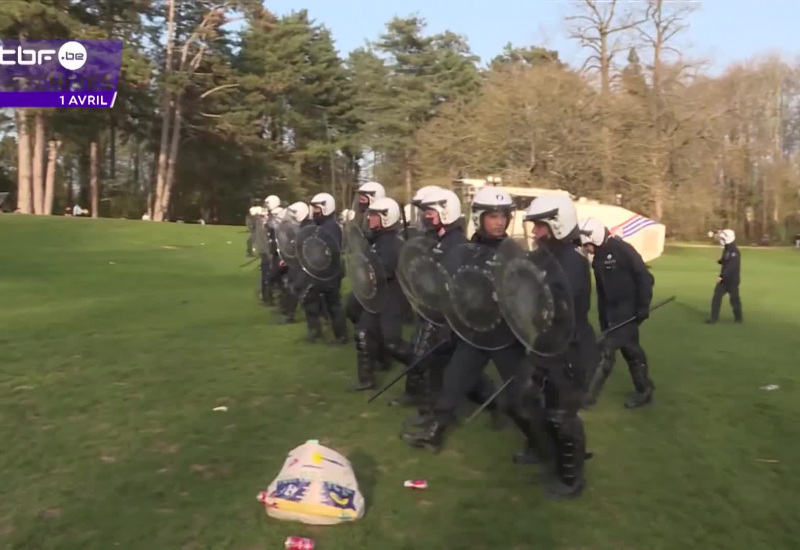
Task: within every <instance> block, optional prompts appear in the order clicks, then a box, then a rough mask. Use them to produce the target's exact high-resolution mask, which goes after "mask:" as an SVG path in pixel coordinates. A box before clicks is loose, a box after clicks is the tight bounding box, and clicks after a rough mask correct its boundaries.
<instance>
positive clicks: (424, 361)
mask: <svg viewBox="0 0 800 550" xmlns="http://www.w3.org/2000/svg"><path fill="white" fill-rule="evenodd" d="M457 342H458V340H457V339H455V338H454V337H453V336H452V333H451V331H450V329H449V328H448V327H446V326H437V325H435V324H433V323H431V322H430V321H428V320H426V319H423V318H419V319H417V330H416V332H415V333H414V338H413V340H412V342H411V348H412V359H411V362H412V363H416V366H415V367H414V368H413V369H411V370H410V371H409V373H408V375H407V376H406V384H405V393H406V395H408V396H410V397H414V398H416V399H417V402H418V409H419V413H420V414H421V415H427V414H430V413H431V412H432V411H433V410H434V408H435V406H436V401H437V400H438V398H439V396H440V395H441V393H442V390H443V388H444V372H445V368H446V367H447V365H448V363H449V362H450V360H451V359H452V357H453V353H454V352H455V349H456V345H457ZM494 391H495V386H494V383H493V382H492V380H491V379H490V378H489V377H488V376H487V375H486V374H485V373H484V372H483V371H481V374H480V377H479V378H478V381H477V382H476V383H475V385H474V386H473V387H472V388H470V389H469V390H468V391H467V393H466V398H467V399H468V400H469V401H471V402H473V403H475V404H478V405H481V404H483V403H484V402H485V401H486V400H487V399H489V397H491V396H492V394H493V393H494ZM498 401H499V399H496V400H495V401H493V402H492V403H490V404H489V405H488V407H487V409H489V410H494V409H496V408H497V402H498Z"/></svg>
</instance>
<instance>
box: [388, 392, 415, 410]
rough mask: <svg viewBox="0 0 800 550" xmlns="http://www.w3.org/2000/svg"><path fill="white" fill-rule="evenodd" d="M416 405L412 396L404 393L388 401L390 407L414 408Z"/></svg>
mask: <svg viewBox="0 0 800 550" xmlns="http://www.w3.org/2000/svg"><path fill="white" fill-rule="evenodd" d="M417 404H418V400H417V398H416V397H414V396H413V395H409V394H407V393H404V394H403V395H401V396H400V397H395V398H394V399H392V400H391V401H389V406H390V407H416V406H417Z"/></svg>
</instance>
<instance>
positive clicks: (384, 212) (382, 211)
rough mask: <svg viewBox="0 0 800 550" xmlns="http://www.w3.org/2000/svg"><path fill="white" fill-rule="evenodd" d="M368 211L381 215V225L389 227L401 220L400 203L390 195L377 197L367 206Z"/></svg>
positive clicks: (384, 227)
mask: <svg viewBox="0 0 800 550" xmlns="http://www.w3.org/2000/svg"><path fill="white" fill-rule="evenodd" d="M367 213H370V214H371V213H375V214H378V216H380V219H381V227H382V228H383V229H388V228H390V227H392V226H394V225H395V224H397V222H399V221H400V205H399V204H397V201H396V200H394V199H391V198H389V197H383V198H381V199H375V200H374V201H372V204H370V205H369V208H367Z"/></svg>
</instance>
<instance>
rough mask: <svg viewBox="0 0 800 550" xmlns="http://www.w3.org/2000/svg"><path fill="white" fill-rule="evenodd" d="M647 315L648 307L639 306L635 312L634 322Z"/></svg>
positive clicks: (642, 319)
mask: <svg viewBox="0 0 800 550" xmlns="http://www.w3.org/2000/svg"><path fill="white" fill-rule="evenodd" d="M648 317H650V308H649V307H645V308H640V309H639V311H637V312H636V322H637V323H641V322H643V321H644V320H645V319H647V318H648Z"/></svg>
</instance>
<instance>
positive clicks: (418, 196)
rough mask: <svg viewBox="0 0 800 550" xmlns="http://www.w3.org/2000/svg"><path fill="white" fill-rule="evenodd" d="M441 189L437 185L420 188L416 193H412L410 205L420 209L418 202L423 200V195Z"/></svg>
mask: <svg viewBox="0 0 800 550" xmlns="http://www.w3.org/2000/svg"><path fill="white" fill-rule="evenodd" d="M440 189H441V187H439V186H438V185H426V186H425V187H420V188H419V189H418V190H417V192H416V193H414V197H413V198H412V199H411V204H413V205H414V206H416V207H417V208H420V202H421V201H422V199H424V198H425V195H427V194H428V193H430V192H431V191H438V190H440Z"/></svg>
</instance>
